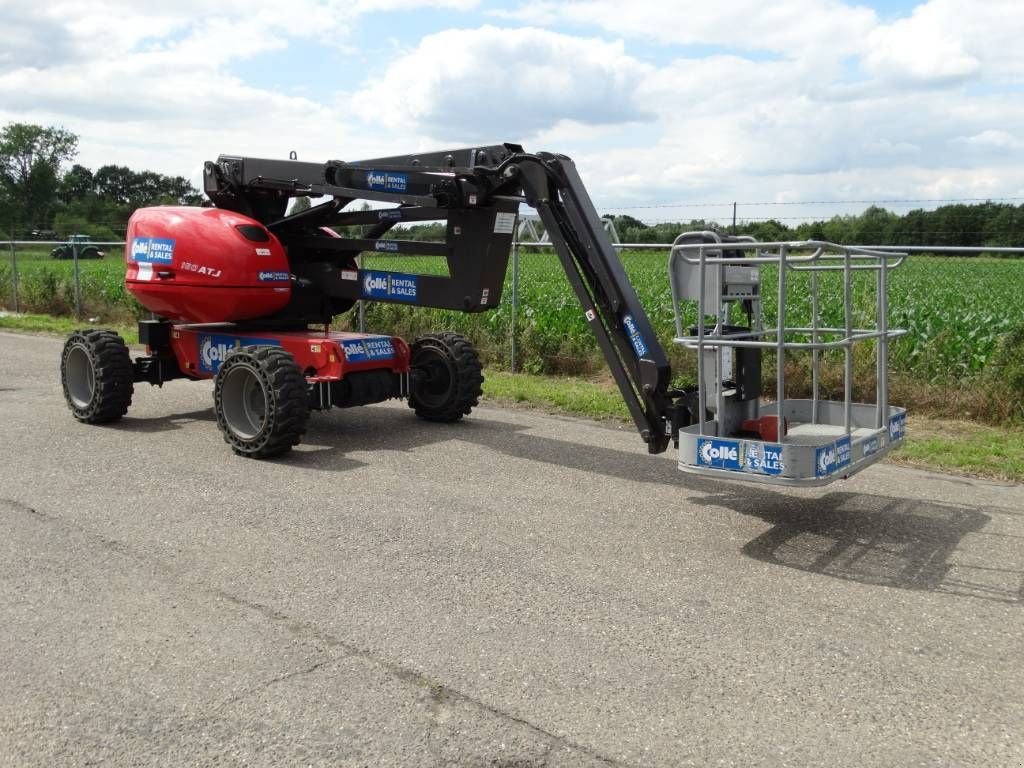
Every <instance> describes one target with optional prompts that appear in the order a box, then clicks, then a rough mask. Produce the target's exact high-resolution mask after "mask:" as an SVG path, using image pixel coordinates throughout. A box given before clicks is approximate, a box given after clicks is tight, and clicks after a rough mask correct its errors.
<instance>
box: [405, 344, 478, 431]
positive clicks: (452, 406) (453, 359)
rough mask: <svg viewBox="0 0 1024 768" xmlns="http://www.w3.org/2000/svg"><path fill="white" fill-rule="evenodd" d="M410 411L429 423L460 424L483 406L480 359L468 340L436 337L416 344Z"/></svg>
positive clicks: (413, 350)
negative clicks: (461, 420)
mask: <svg viewBox="0 0 1024 768" xmlns="http://www.w3.org/2000/svg"><path fill="white" fill-rule="evenodd" d="M410 368H411V369H412V371H413V374H414V379H413V384H412V391H411V393H410V394H409V407H411V408H412V409H413V410H415V411H416V415H417V416H419V417H420V418H421V419H426V420H427V421H441V422H450V421H458V420H459V419H461V418H462V417H463V416H465V415H468V414H469V412H470V411H472V410H473V407H474V406H476V405H477V404H478V403H479V402H480V395H481V394H483V383H484V377H483V373H482V367H481V365H480V356H479V355H478V354H477V351H476V349H475V348H474V347H473V345H472V344H471V343H470V342H469V340H468V339H467V338H466V337H465V336H461V335H459V334H457V333H436V334H430V335H428V336H421V337H420V338H418V339H416V341H414V342H413V343H412V355H411V359H410Z"/></svg>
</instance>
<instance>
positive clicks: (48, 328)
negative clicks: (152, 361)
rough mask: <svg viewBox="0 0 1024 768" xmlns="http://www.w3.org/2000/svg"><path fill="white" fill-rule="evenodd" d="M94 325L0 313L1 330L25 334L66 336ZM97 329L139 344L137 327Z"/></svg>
mask: <svg viewBox="0 0 1024 768" xmlns="http://www.w3.org/2000/svg"><path fill="white" fill-rule="evenodd" d="M90 325H92V323H90V322H89V321H87V320H76V319H74V318H73V317H55V316H54V315H14V314H4V313H0V328H3V329H5V330H9V331H23V332H25V333H52V334H57V335H60V336H66V335H67V334H69V333H71V332H72V331H77V330H79V329H80V328H88V327H89V326H90ZM96 327H97V328H109V329H110V330H112V331H117V332H118V333H119V334H121V336H122V338H124V340H125V341H126V342H127V343H128V344H138V343H139V334H138V328H137V327H136V326H135V325H124V324H118V323H98V324H96Z"/></svg>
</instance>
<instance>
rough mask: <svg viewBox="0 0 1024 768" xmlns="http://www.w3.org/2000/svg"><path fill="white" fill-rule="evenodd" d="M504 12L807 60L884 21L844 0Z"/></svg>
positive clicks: (612, 3)
mask: <svg viewBox="0 0 1024 768" xmlns="http://www.w3.org/2000/svg"><path fill="white" fill-rule="evenodd" d="M495 15H496V16H499V17H505V18H510V19H514V20H517V21H524V22H527V23H533V24H540V25H546V26H550V25H554V24H560V23H571V24H577V25H583V26H596V27H600V28H602V29H604V30H606V31H607V32H609V33H611V34H613V35H623V36H626V37H635V38H641V39H653V40H658V41H660V42H663V43H670V44H676V45H694V44H700V45H717V46H725V47H728V48H732V49H736V50H746V51H773V52H776V53H779V54H781V55H784V56H786V57H792V58H800V57H802V56H804V55H805V54H807V53H808V52H809V51H820V50H821V49H824V48H827V49H830V50H832V51H833V52H837V53H838V52H843V51H845V50H848V49H853V48H855V47H856V41H857V40H858V39H859V37H861V36H862V35H864V34H866V33H867V32H869V31H870V30H871V28H872V27H873V26H874V25H875V24H876V23H877V17H876V15H875V12H874V11H872V10H871V9H870V8H866V7H864V6H856V5H849V4H847V3H842V2H838V0H787V2H765V1H764V0H731V1H730V2H728V3H709V2H707V0H632V1H631V2H630V3H629V4H628V6H625V5H624V4H623V3H622V2H621V1H620V0H558V1H556V2H550V1H548V0H534V1H531V2H526V3H523V4H522V5H520V6H519V7H518V8H517V9H515V10H513V11H496V12H495Z"/></svg>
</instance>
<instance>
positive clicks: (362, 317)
mask: <svg viewBox="0 0 1024 768" xmlns="http://www.w3.org/2000/svg"><path fill="white" fill-rule="evenodd" d="M362 269H363V254H361V253H360V254H359V255H358V256H356V270H357V271H360V272H361V271H362ZM359 332H360V333H366V302H365V301H363V300H362V299H360V300H359Z"/></svg>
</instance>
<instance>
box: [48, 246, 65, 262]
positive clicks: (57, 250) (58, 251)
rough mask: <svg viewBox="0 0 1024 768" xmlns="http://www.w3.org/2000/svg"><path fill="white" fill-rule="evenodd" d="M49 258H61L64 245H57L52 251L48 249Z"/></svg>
mask: <svg viewBox="0 0 1024 768" xmlns="http://www.w3.org/2000/svg"><path fill="white" fill-rule="evenodd" d="M50 258H51V259H63V258H64V246H62V245H58V246H57V247H56V248H54V249H53V250H52V251H50Z"/></svg>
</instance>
